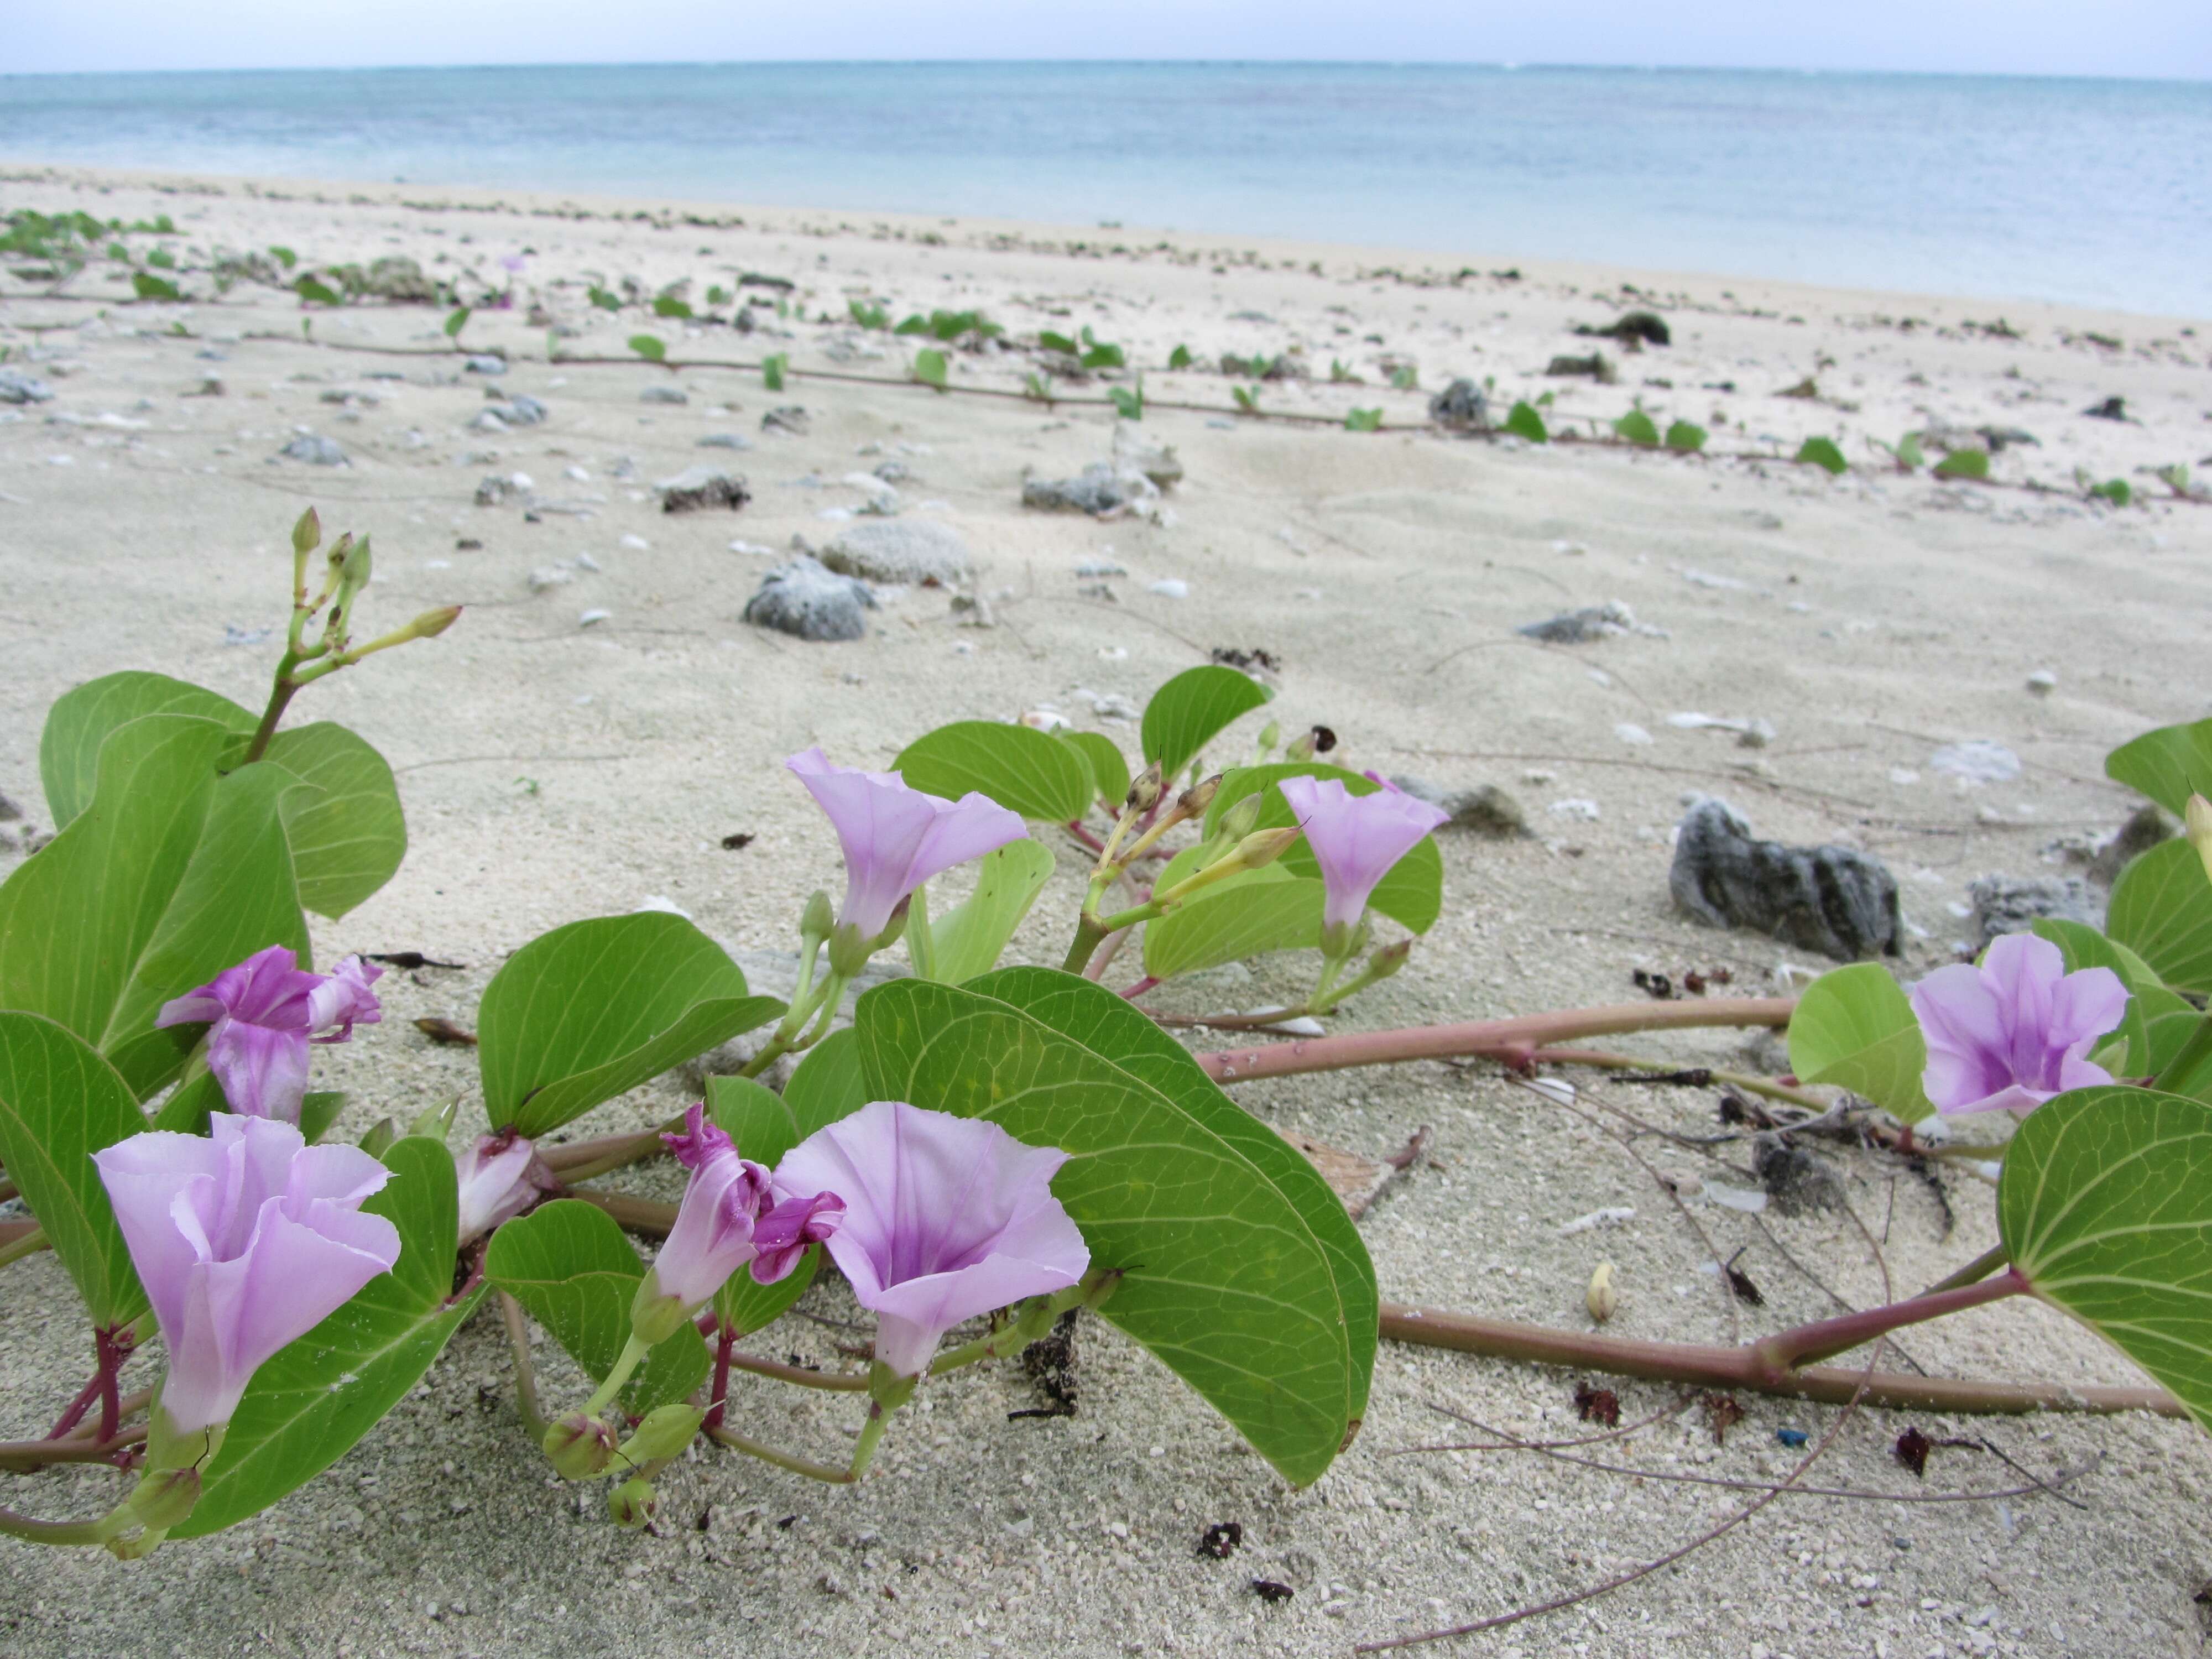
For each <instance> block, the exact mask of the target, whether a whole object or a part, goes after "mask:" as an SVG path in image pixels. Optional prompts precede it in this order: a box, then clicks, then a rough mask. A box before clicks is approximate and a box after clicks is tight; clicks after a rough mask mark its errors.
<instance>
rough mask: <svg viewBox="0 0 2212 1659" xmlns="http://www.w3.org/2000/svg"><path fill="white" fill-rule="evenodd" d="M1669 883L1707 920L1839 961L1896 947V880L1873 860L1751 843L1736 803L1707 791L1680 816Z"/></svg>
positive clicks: (1830, 850)
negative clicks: (1714, 797) (1680, 821)
mask: <svg viewBox="0 0 2212 1659" xmlns="http://www.w3.org/2000/svg"><path fill="white" fill-rule="evenodd" d="M1668 887H1669V888H1670V889H1671V890H1673V892H1674V902H1675V903H1676V904H1678V905H1680V907H1681V908H1683V909H1684V910H1686V911H1687V912H1688V913H1689V914H1690V915H1691V916H1692V917H1693V918H1695V919H1696V920H1697V921H1701V922H1703V923H1705V925H1706V926H1707V927H1742V928H1747V929H1749V930H1750V931H1752V932H1754V933H1767V934H1771V936H1772V937H1774V938H1776V939H1780V940H1782V941H1783V942H1784V944H1787V945H1796V946H1798V947H1799V948H1800V949H1802V950H1807V951H1820V953H1821V954H1822V955H1823V956H1826V957H1833V958H1835V959H1836V960H1837V961H1838V962H1855V961H1857V960H1858V959H1859V958H1860V957H1874V956H1895V955H1896V954H1897V953H1898V949H1899V945H1898V936H1899V933H1901V932H1902V927H1901V922H1900V919H1899V914H1898V902H1897V881H1896V878H1894V877H1893V876H1892V875H1891V874H1890V873H1889V871H1888V869H1887V866H1884V865H1883V864H1882V862H1881V860H1879V859H1875V858H1869V856H1868V855H1867V854H1863V853H1861V852H1858V851H1857V850H1855V849H1853V848H1849V847H1785V846H1784V845H1783V844H1782V843H1781V842H1774V841H1755V840H1753V838H1752V834H1751V826H1750V825H1749V824H1747V823H1745V822H1744V821H1743V819H1742V818H1741V817H1738V816H1737V815H1736V812H1735V808H1733V807H1731V806H1730V805H1729V804H1728V803H1727V802H1726V801H1723V800H1717V799H1713V798H1712V797H1711V796H1706V797H1705V798H1704V799H1700V800H1699V801H1698V802H1697V804H1696V805H1693V806H1692V807H1691V808H1690V810H1689V811H1688V812H1687V813H1686V814H1685V815H1684V816H1683V818H1682V824H1681V829H1680V832H1679V834H1678V835H1677V836H1676V839H1675V842H1674V868H1673V870H1672V871H1671V872H1669V873H1668Z"/></svg>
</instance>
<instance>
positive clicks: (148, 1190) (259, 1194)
mask: <svg viewBox="0 0 2212 1659" xmlns="http://www.w3.org/2000/svg"><path fill="white" fill-rule="evenodd" d="M92 1157H93V1162H94V1164H98V1165H99V1167H100V1181H101V1182H102V1183H103V1184H104V1185H105V1186H106V1188H107V1197H108V1201H109V1202H110V1203H111V1204H112V1205H113V1206H114V1208H115V1219H116V1223H117V1225H119V1226H120V1227H121V1228H122V1230H123V1241H124V1243H125V1244H126V1245H128V1246H129V1247H130V1250H131V1265H132V1266H133V1267H137V1270H138V1279H139V1282H140V1283H141V1284H143V1285H145V1287H146V1294H147V1296H148V1297H149V1299H150V1300H151V1301H152V1302H153V1304H154V1316H155V1318H156V1319H157V1320H159V1321H160V1322H161V1340H162V1341H163V1342H164V1343H165V1344H166V1345H167V1347H168V1351H169V1370H168V1375H167V1377H166V1378H165V1379H164V1380H163V1382H162V1383H161V1407H160V1408H161V1411H162V1412H163V1413H165V1414H166V1415H167V1418H168V1419H169V1426H170V1427H171V1428H172V1429H173V1430H175V1431H177V1432H179V1433H187V1434H188V1433H190V1432H191V1431H194V1430H197V1429H204V1428H209V1427H212V1426H215V1425H220V1424H224V1423H228V1421H229V1420H230V1415H231V1413H233V1412H234V1411H235V1410H236V1409H237V1408H238V1401H239V1397H240V1395H243V1394H244V1393H245V1392H246V1383H248V1382H250V1381H251V1380H252V1376H253V1373H254V1372H255V1371H256V1370H259V1369H260V1367H261V1365H262V1363H263V1362H264V1361H265V1360H267V1359H268V1358H270V1356H271V1355H273V1354H274V1353H276V1351H277V1350H278V1349H280V1348H283V1347H284V1346H287V1345H288V1344H289V1343H292V1342H294V1341H296V1340H298V1339H299V1338H301V1337H302V1336H305V1335H306V1334H307V1333H308V1332H309V1331H311V1330H313V1328H315V1327H316V1326H317V1325H319V1324H320V1323H322V1322H323V1321H324V1320H325V1319H327V1318H328V1317H330V1316H331V1314H333V1313H335V1312H337V1310H338V1309H340V1308H342V1307H343V1306H344V1305H345V1304H347V1303H348V1302H349V1301H351V1300H352V1299H353V1297H354V1294H355V1292H356V1291H359V1290H360V1289H361V1287H362V1285H366V1284H368V1281H369V1280H370V1279H374V1278H375V1277H376V1276H377V1275H378V1274H379V1273H388V1272H390V1271H391V1268H392V1263H393V1262H395V1261H398V1259H399V1230H398V1228H396V1227H394V1226H393V1225H392V1223H391V1222H389V1221H387V1220H386V1219H385V1218H383V1217H382V1216H378V1215H364V1214H363V1213H362V1209H361V1204H362V1200H363V1199H365V1198H367V1197H368V1195H369V1194H372V1193H374V1192H375V1191H377V1190H378V1188H381V1187H382V1186H383V1185H384V1183H385V1182H386V1181H387V1180H389V1179H390V1178H391V1171H390V1170H386V1168H385V1167H384V1165H383V1164H380V1163H379V1162H378V1161H377V1160H376V1159H375V1158H371V1157H370V1156H369V1155H368V1153H367V1152H362V1150H361V1149H360V1148H358V1147H356V1146H308V1145H307V1143H306V1141H305V1140H304V1139H302V1138H301V1134H300V1132H299V1130H298V1129H297V1128H295V1127H293V1126H292V1125H291V1124H289V1123H282V1122H277V1121H272V1120H270V1119H268V1118H260V1117H245V1116H240V1115H234V1114H232V1113H228V1112H218V1113H216V1114H215V1115H213V1116H212V1117H210V1119H209V1132H208V1133H207V1134H206V1135H205V1136H204V1137H203V1136H200V1135H182V1134H170V1133H151V1132H149V1133H145V1134H137V1135H132V1136H131V1138H130V1139H128V1140H121V1141H118V1142H117V1143H116V1144H115V1145H113V1146H104V1147H102V1148H101V1149H100V1151H98V1152H94V1154H93V1155H92Z"/></svg>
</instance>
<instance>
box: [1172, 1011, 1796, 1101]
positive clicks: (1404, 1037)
mask: <svg viewBox="0 0 2212 1659" xmlns="http://www.w3.org/2000/svg"><path fill="white" fill-rule="evenodd" d="M1796 1006H1797V1004H1796V999H1795V998H1793V997H1726V998H1721V999H1718V1000H1700V1001H1697V1002H1629V1003H1617V1004H1614V1005H1613V1006H1608V1007H1602V1008H1569V1009H1562V1010H1559V1011H1557V1012H1551V1013H1543V1014H1522V1015H1519V1016H1517V1017H1516V1018H1510V1019H1479V1020H1473V1021H1470V1022H1468V1023H1466V1024H1457V1025H1416V1026H1412V1027H1410V1028H1407V1029H1406V1030H1395V1031H1352V1032H1347V1033H1346V1034H1345V1035H1344V1036H1325V1037H1302V1038H1300V1039H1298V1040H1297V1042H1279V1043H1271V1044H1269V1045H1268V1046H1267V1047H1265V1048H1223V1049H1218V1050H1215V1051H1213V1052H1212V1053H1208V1054H1199V1055H1196V1056H1194V1058H1195V1059H1196V1060H1197V1061H1198V1063H1199V1064H1200V1066H1204V1067H1205V1068H1206V1075H1207V1076H1208V1077H1211V1078H1212V1079H1213V1080H1214V1081H1215V1082H1217V1083H1231V1082H1249V1080H1251V1079H1254V1078H1262V1077H1289V1076H1291V1075H1294V1074H1296V1073H1301V1072H1334V1071H1342V1070H1344V1069H1346V1067H1349V1066H1384V1065H1389V1064H1392V1063H1395V1062H1398V1061H1403V1060H1447V1059H1455V1058H1462V1057H1465V1056H1468V1055H1478V1056H1482V1057H1485V1058H1488V1059H1492V1060H1504V1061H1505V1062H1506V1063H1507V1064H1508V1065H1512V1066H1527V1065H1528V1064H1530V1063H1531V1062H1532V1061H1534V1060H1535V1058H1536V1057H1537V1054H1536V1051H1537V1050H1538V1049H1540V1048H1543V1047H1544V1046H1545V1045H1546V1044H1547V1043H1553V1042H1572V1041H1573V1040H1575V1039H1576V1038H1578V1037H1593V1036H1616V1035H1618V1034H1620V1033H1621V1032H1623V1031H1665V1030H1686V1029H1693V1028H1696V1027H1699V1026H1736V1027H1741V1026H1746V1025H1787V1024H1789V1023H1790V1011H1791V1010H1792V1009H1794V1008H1795V1007H1796Z"/></svg>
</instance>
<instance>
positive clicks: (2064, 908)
mask: <svg viewBox="0 0 2212 1659" xmlns="http://www.w3.org/2000/svg"><path fill="white" fill-rule="evenodd" d="M1966 896H1967V898H1968V899H1970V900H1971V901H1972V902H1973V906H1974V945H1975V948H1976V949H1977V950H1978V949H1980V948H1981V947H1982V946H1984V945H1987V944H1988V943H1989V942H1990V940H1991V939H1995V938H1996V937H1997V936H1998V935H1999V934H2000V933H2026V932H2027V931H2028V929H2029V928H2031V927H2033V926H2034V925H2035V924H2036V923H2037V922H2038V921H2042V920H2043V919H2044V918H2045V917H2049V918H2050V919H2051V920H2052V921H2079V922H2083V923H2086V924H2087V925H2088V926H2089V927H2096V926H2098V925H2099V923H2100V921H2101V920H2102V919H2101V917H2100V915H2098V914H2097V912H2098V906H2097V903H2096V902H2095V900H2094V899H2093V898H2092V897H2091V896H2090V893H2089V889H2088V885H2087V883H2085V882H2083V881H2082V879H2081V877H2079V876H2057V877H2050V878H2033V879H2029V880H2025V881H2015V880H2014V879H2013V878H2011V877H2009V876H1983V877H1981V878H1979V879H1978V880H1975V881H1970V882H1968V883H1967V884H1966Z"/></svg>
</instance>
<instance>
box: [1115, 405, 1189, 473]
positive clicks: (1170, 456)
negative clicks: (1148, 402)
mask: <svg viewBox="0 0 2212 1659" xmlns="http://www.w3.org/2000/svg"><path fill="white" fill-rule="evenodd" d="M1114 465H1115V467H1116V468H1117V469H1119V470H1120V471H1124V472H1141V473H1143V474H1144V475H1145V477H1147V478H1149V479H1150V480H1152V485H1153V487H1154V488H1155V489H1174V488H1175V486H1176V485H1177V484H1179V483H1182V457H1181V456H1179V455H1177V454H1176V450H1175V446H1174V445H1173V444H1162V443H1154V442H1153V441H1152V440H1150V439H1149V438H1146V436H1144V435H1142V434H1141V433H1139V431H1138V430H1137V428H1135V427H1133V426H1132V425H1130V424H1129V422H1127V421H1116V422H1115V423H1114Z"/></svg>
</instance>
